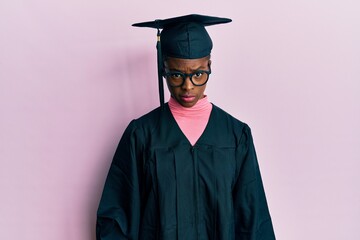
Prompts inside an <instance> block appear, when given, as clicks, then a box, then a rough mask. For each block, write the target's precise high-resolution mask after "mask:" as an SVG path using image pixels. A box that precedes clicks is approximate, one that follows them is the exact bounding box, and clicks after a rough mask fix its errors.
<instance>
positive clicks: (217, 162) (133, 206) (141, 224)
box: [96, 104, 275, 240]
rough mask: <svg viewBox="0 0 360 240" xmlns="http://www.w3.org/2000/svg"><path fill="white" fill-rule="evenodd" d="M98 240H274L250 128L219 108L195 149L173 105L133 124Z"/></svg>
mask: <svg viewBox="0 0 360 240" xmlns="http://www.w3.org/2000/svg"><path fill="white" fill-rule="evenodd" d="M96 231H97V240H122V239H134V240H137V239H141V240H143V239H144V240H153V239H154V240H176V239H179V240H212V239H217V240H232V239H241V240H273V239H275V236H274V232H273V227H272V222H271V218H270V214H269V210H268V206H267V202H266V198H265V193H264V189H263V184H262V180H261V176H260V171H259V166H258V161H257V158H256V153H255V149H254V145H253V140H252V136H251V132H250V128H249V127H248V126H247V125H246V124H245V123H242V122H240V121H239V120H237V119H235V118H234V117H232V116H230V115H229V114H227V113H226V112H224V111H223V110H221V109H220V108H218V107H216V106H215V105H213V108H212V111H211V114H210V118H209V122H208V124H207V126H206V128H205V130H204V132H203V134H202V135H201V137H200V138H199V140H198V141H197V143H196V144H195V145H194V146H192V145H191V144H190V142H189V141H188V140H187V138H186V137H185V135H184V134H183V133H182V131H181V130H180V128H179V126H178V125H177V123H176V121H175V119H174V118H173V116H172V114H171V111H170V109H169V106H168V104H165V107H164V108H163V109H162V108H161V107H159V108H157V109H155V110H153V111H152V112H150V113H148V114H146V115H144V116H142V117H141V118H139V119H137V120H133V121H132V122H131V123H130V124H129V126H128V127H127V129H126V130H125V132H124V134H123V136H122V138H121V140H120V143H119V146H118V148H117V150H116V153H115V156H114V159H113V162H112V164H111V167H110V171H109V173H108V176H107V180H106V183H105V187H104V191H103V195H102V198H101V201H100V205H99V209H98V218H97V226H96Z"/></svg>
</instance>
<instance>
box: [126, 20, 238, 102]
mask: <svg viewBox="0 0 360 240" xmlns="http://www.w3.org/2000/svg"><path fill="white" fill-rule="evenodd" d="M228 22H231V19H229V18H219V17H211V16H203V15H197V14H191V15H186V16H181V17H175V18H169V19H164V20H155V21H151V22H143V23H135V24H133V25H132V26H135V27H150V28H155V29H157V30H158V33H157V36H158V39H157V45H156V48H157V61H158V80H159V94H160V105H161V106H162V105H163V104H164V88H163V80H162V74H163V60H162V57H163V56H166V57H174V58H183V59H197V58H202V57H206V56H208V55H210V53H211V49H212V46H213V45H212V41H211V38H210V36H209V34H208V33H207V31H206V29H205V27H206V26H211V25H215V24H221V23H228ZM160 29H163V30H162V31H161V32H160ZM160 36H161V37H160Z"/></svg>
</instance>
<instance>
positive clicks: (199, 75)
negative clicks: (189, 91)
mask: <svg viewBox="0 0 360 240" xmlns="http://www.w3.org/2000/svg"><path fill="white" fill-rule="evenodd" d="M202 75H203V73H202V72H197V73H195V74H194V76H195V77H197V78H199V77H201V76H202Z"/></svg>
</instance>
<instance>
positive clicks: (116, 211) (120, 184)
mask: <svg viewBox="0 0 360 240" xmlns="http://www.w3.org/2000/svg"><path fill="white" fill-rule="evenodd" d="M135 130H136V127H135V123H134V121H132V122H131V123H130V124H129V126H128V127H127V129H126V130H125V132H124V134H123V136H122V138H121V140H120V143H119V145H118V147H117V149H116V152H115V155H114V158H113V161H112V163H111V166H110V170H109V173H108V175H107V178H106V182H105V186H104V190H103V193H102V197H101V200H100V204H99V208H98V211H97V222H96V239H97V240H122V239H138V232H139V224H140V187H139V182H140V180H139V177H138V176H139V175H140V174H139V171H140V168H139V166H140V164H139V154H140V153H139V150H138V147H137V145H138V139H137V138H136V137H135Z"/></svg>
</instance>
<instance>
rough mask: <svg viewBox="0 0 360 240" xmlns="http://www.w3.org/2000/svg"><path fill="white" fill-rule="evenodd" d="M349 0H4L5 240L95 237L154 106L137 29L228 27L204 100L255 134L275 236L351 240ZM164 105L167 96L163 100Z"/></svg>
mask: <svg viewBox="0 0 360 240" xmlns="http://www.w3.org/2000/svg"><path fill="white" fill-rule="evenodd" d="M359 12H360V3H359V1H356V0H326V1H325V0H315V1H314V0H302V1H291V0H290V1H289V0H273V1H235V0H233V1H182V2H181V4H180V3H179V2H172V1H165V0H161V1H160V0H154V1H133V0H132V1H123V0H117V1H114V0H110V1H95V0H90V1H85V0H82V1H81V0H71V1H70V0H65V1H45V0H11V1H10V0H8V1H6V0H0V161H1V162H0V163H1V168H0V194H1V197H0V199H1V200H0V236H1V239H16V240H17V239H22V240H39V239H41V240H49V239H50V240H64V239H66V240H88V239H91V240H94V238H95V218H96V209H97V205H98V202H99V198H100V194H101V191H102V188H103V184H104V180H105V177H106V174H107V171H108V168H109V164H110V162H111V159H112V156H113V154H114V151H115V148H116V146H117V143H118V141H119V138H120V137H121V135H122V133H123V130H124V128H125V126H126V125H127V124H128V122H129V121H130V120H131V119H133V118H136V117H139V116H140V115H142V114H144V113H146V112H147V111H149V110H151V109H152V108H155V107H157V106H158V96H157V91H156V90H157V86H156V55H155V40H156V36H155V34H156V32H155V31H154V30H150V29H139V28H132V27H130V25H131V24H132V23H134V22H139V21H146V20H153V19H156V18H166V17H172V16H177V15H182V14H189V13H201V14H208V15H218V16H223V17H229V18H232V19H233V22H232V23H230V24H227V25H223V26H214V27H209V28H208V30H209V32H210V34H211V35H212V38H213V41H214V50H213V54H212V59H213V69H212V70H213V75H212V76H211V79H210V81H209V84H208V89H207V94H208V95H209V98H210V100H211V101H212V102H214V103H215V104H217V105H218V106H220V107H222V108H223V109H225V110H226V111H228V112H230V113H231V114H232V115H234V116H235V117H237V118H239V119H241V120H243V121H245V122H247V123H248V124H249V125H250V126H251V128H252V130H253V134H254V139H255V145H256V148H257V152H258V157H259V161H260V166H261V171H262V175H263V180H264V184H265V188H266V193H267V197H268V202H269V206H270V211H271V214H272V217H273V222H274V227H275V231H276V235H277V239H280V240H304V239H316V240H317V239H327V240H348V239H349V240H355V239H360V231H359V228H360V187H359V183H360V174H359V168H360V162H359V160H360V127H359V123H360V44H359V43H360V14H359ZM167 98H168V95H167Z"/></svg>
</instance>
